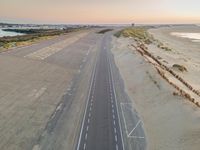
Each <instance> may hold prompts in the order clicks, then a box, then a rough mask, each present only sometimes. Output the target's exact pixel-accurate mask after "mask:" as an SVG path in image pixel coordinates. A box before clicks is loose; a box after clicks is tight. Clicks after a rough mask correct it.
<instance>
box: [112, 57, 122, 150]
mask: <svg viewBox="0 0 200 150" xmlns="http://www.w3.org/2000/svg"><path fill="white" fill-rule="evenodd" d="M108 62H109V66H110V76H109V77H110V79H111V81H112V89H113V92H114V97H115V98H114V99H115V104H116V108H117V117H118V122H119V129H120V135H121V140H122V150H124V140H123V135H122V127H121V122H120V117H119V110H118V106H117V96H116V92H115V88H114V81H113V75H112V74H113V73H112V68H111V63H110V59H109V58H108ZM111 102H112V101H111ZM116 149H117V150H118V145H116Z"/></svg>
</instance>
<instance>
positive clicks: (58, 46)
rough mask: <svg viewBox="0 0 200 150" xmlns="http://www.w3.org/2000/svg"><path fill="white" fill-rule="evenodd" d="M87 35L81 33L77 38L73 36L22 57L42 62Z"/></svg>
mask: <svg viewBox="0 0 200 150" xmlns="http://www.w3.org/2000/svg"><path fill="white" fill-rule="evenodd" d="M85 35H87V33H81V34H79V35H77V36H73V37H71V38H67V39H65V40H63V41H60V42H57V43H55V44H52V45H50V46H48V47H44V48H42V49H39V50H37V51H35V52H33V53H30V54H28V55H26V56H24V57H27V58H31V59H37V60H43V59H45V58H47V57H50V56H51V55H53V54H55V53H57V52H59V51H61V50H63V49H64V48H65V47H67V46H68V45H70V44H73V43H74V42H76V41H78V40H79V39H80V38H81V37H83V36H85Z"/></svg>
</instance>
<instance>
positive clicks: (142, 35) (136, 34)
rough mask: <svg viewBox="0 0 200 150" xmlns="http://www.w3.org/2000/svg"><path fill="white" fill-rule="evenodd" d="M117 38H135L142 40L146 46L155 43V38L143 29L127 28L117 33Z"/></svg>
mask: <svg viewBox="0 0 200 150" xmlns="http://www.w3.org/2000/svg"><path fill="white" fill-rule="evenodd" d="M115 36H116V37H120V36H124V37H129V38H134V39H135V40H137V41H138V40H140V41H142V42H143V43H145V44H151V43H152V42H153V40H154V39H153V36H151V35H150V34H149V33H148V32H147V30H146V29H145V28H142V27H133V28H126V29H123V30H121V31H119V32H117V33H115Z"/></svg>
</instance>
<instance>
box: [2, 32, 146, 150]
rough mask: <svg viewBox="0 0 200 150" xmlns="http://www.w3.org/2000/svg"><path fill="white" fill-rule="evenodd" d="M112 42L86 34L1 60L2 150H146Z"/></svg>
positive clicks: (12, 53) (107, 37)
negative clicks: (118, 67) (112, 50)
mask: <svg viewBox="0 0 200 150" xmlns="http://www.w3.org/2000/svg"><path fill="white" fill-rule="evenodd" d="M112 34H113V33H112V32H108V33H106V34H97V33H96V31H95V30H86V31H80V32H75V33H70V34H68V35H64V36H60V37H57V38H55V39H51V40H47V41H42V42H39V43H37V44H34V45H30V46H27V47H22V48H16V49H13V50H10V51H7V52H3V53H1V54H0V74H1V78H0V83H1V84H0V104H1V105H0V127H1V128H0V149H2V150H13V149H15V150H27V149H30V150H66V149H67V150H73V149H76V150H129V149H134V150H145V148H146V143H145V138H144V136H145V135H144V132H143V126H142V123H141V121H140V119H139V117H138V115H137V112H136V111H135V110H134V109H133V108H132V105H131V104H130V100H129V98H128V96H127V95H126V92H125V90H124V86H123V79H121V76H120V73H119V72H118V69H117V67H116V65H115V61H114V59H113V55H112V53H111V51H110V50H111V46H112V43H111V42H112V39H111V37H112ZM129 104H130V105H129Z"/></svg>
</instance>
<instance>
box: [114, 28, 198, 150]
mask: <svg viewBox="0 0 200 150" xmlns="http://www.w3.org/2000/svg"><path fill="white" fill-rule="evenodd" d="M158 30H159V29H158ZM157 32H159V31H157ZM158 35H159V34H158ZM161 35H162V34H160V35H159V36H161ZM174 38H176V37H174ZM168 39H169V40H171V41H173V42H174V45H176V43H175V41H174V39H170V38H168ZM160 40H163V41H164V40H165V37H164V36H163V39H162V38H161V39H160ZM176 40H177V38H176ZM184 40H185V39H184ZM177 43H178V44H181V41H177ZM131 44H136V43H134V41H133V40H132V39H125V38H114V39H113V45H114V47H113V49H112V51H113V53H114V56H115V61H116V64H117V66H118V67H119V70H120V73H121V75H122V77H123V79H124V82H125V86H126V91H127V93H128V94H129V96H130V97H131V99H132V100H133V104H135V106H134V107H135V108H136V109H137V111H138V112H139V114H140V116H141V119H142V121H143V123H144V127H145V131H146V136H147V140H148V149H150V150H188V149H190V150H197V149H199V147H200V133H199V131H200V126H199V124H200V119H199V117H200V109H199V108H198V107H197V106H196V105H194V104H192V103H191V102H190V101H188V100H186V99H185V98H183V97H180V96H174V95H173V92H174V91H176V89H175V88H174V87H173V86H171V85H170V84H169V83H168V82H166V80H164V79H163V78H162V77H161V76H160V75H159V74H158V72H157V70H156V69H155V67H154V66H153V65H152V64H151V63H149V62H148V60H146V59H144V57H143V56H141V54H139V53H138V51H136V49H134V48H133V47H131V46H130V45H131ZM166 44H169V43H166ZM186 45H187V44H186ZM179 46H180V45H178V46H177V47H179ZM188 46H189V45H188ZM154 48H155V47H153V45H152V48H151V50H152V53H154V54H155V52H156V51H157V53H156V54H160V55H159V56H160V57H162V61H163V62H165V61H166V63H165V65H169V66H170V65H171V64H173V63H175V62H176V63H180V62H184V58H187V57H189V58H190V59H189V60H194V61H192V62H189V63H188V64H187V63H185V64H183V65H185V66H186V68H187V70H188V72H183V73H182V72H179V71H176V70H175V71H176V73H178V74H179V75H180V76H183V77H184V79H188V78H189V77H191V78H189V79H191V81H192V77H193V76H192V74H194V75H196V72H197V69H193V67H194V68H195V65H198V64H194V65H192V67H191V68H190V64H193V63H194V62H196V61H198V60H197V59H193V57H192V56H194V58H197V57H198V55H197V53H198V52H194V53H193V54H192V53H191V52H188V53H190V54H187V53H184V51H181V49H178V50H179V51H178V50H177V51H178V52H175V50H174V48H173V47H172V48H173V51H172V52H169V51H168V52H167V51H166V52H165V51H164V50H162V51H161V50H160V49H154ZM183 48H184V49H185V51H186V50H187V47H186V46H184V47H183ZM151 50H150V51H151ZM153 50H155V51H153ZM193 51H195V50H193ZM169 53H172V54H171V55H170V54H169ZM176 53H177V54H176ZM179 53H181V54H182V55H181V56H185V57H183V58H182V57H180V56H179V55H180V54H179ZM178 54H179V55H178ZM164 56H165V57H166V58H168V59H166V58H165V57H164ZM171 56H173V57H172V58H171ZM164 58H165V59H164ZM178 58H180V59H178ZM172 59H173V60H174V61H175V62H173V61H172ZM167 60H168V61H169V62H167ZM181 64H182V63H181ZM192 69H193V70H192ZM195 71H196V72H195ZM187 74H189V75H188V76H187V78H185V76H186V75H187ZM197 75H198V74H197ZM196 80H197V76H196V79H193V81H196ZM191 81H189V80H188V82H190V83H191V84H192V82H191ZM198 82H199V81H196V86H195V88H198V84H197V83H198ZM193 83H195V82H193ZM192 85H193V84H192Z"/></svg>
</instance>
